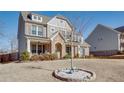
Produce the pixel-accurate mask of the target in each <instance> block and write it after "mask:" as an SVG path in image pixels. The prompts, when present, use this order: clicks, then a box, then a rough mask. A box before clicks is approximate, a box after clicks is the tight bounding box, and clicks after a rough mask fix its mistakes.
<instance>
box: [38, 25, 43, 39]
mask: <svg viewBox="0 0 124 93" xmlns="http://www.w3.org/2000/svg"><path fill="white" fill-rule="evenodd" d="M38 36H41V37H43V29H42V27H41V26H38Z"/></svg>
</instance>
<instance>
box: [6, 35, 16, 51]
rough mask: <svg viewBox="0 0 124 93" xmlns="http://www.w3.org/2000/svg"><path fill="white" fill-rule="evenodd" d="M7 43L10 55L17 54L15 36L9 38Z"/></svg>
mask: <svg viewBox="0 0 124 93" xmlns="http://www.w3.org/2000/svg"><path fill="white" fill-rule="evenodd" d="M8 42H9V44H10V51H11V53H13V52H17V50H18V41H17V37H16V35H15V36H13V37H11V38H9V40H8Z"/></svg>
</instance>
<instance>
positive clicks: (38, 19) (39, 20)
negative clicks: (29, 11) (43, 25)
mask: <svg viewBox="0 0 124 93" xmlns="http://www.w3.org/2000/svg"><path fill="white" fill-rule="evenodd" d="M32 20H33V21H38V22H42V17H41V16H37V15H32Z"/></svg>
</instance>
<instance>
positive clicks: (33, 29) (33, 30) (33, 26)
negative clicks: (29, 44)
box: [32, 25, 37, 35]
mask: <svg viewBox="0 0 124 93" xmlns="http://www.w3.org/2000/svg"><path fill="white" fill-rule="evenodd" d="M32 35H37V26H36V25H32Z"/></svg>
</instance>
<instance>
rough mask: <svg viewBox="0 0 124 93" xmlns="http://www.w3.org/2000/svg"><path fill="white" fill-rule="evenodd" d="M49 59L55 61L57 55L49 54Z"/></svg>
mask: <svg viewBox="0 0 124 93" xmlns="http://www.w3.org/2000/svg"><path fill="white" fill-rule="evenodd" d="M49 58H50V60H55V59H57V54H56V53H53V54H49Z"/></svg>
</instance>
